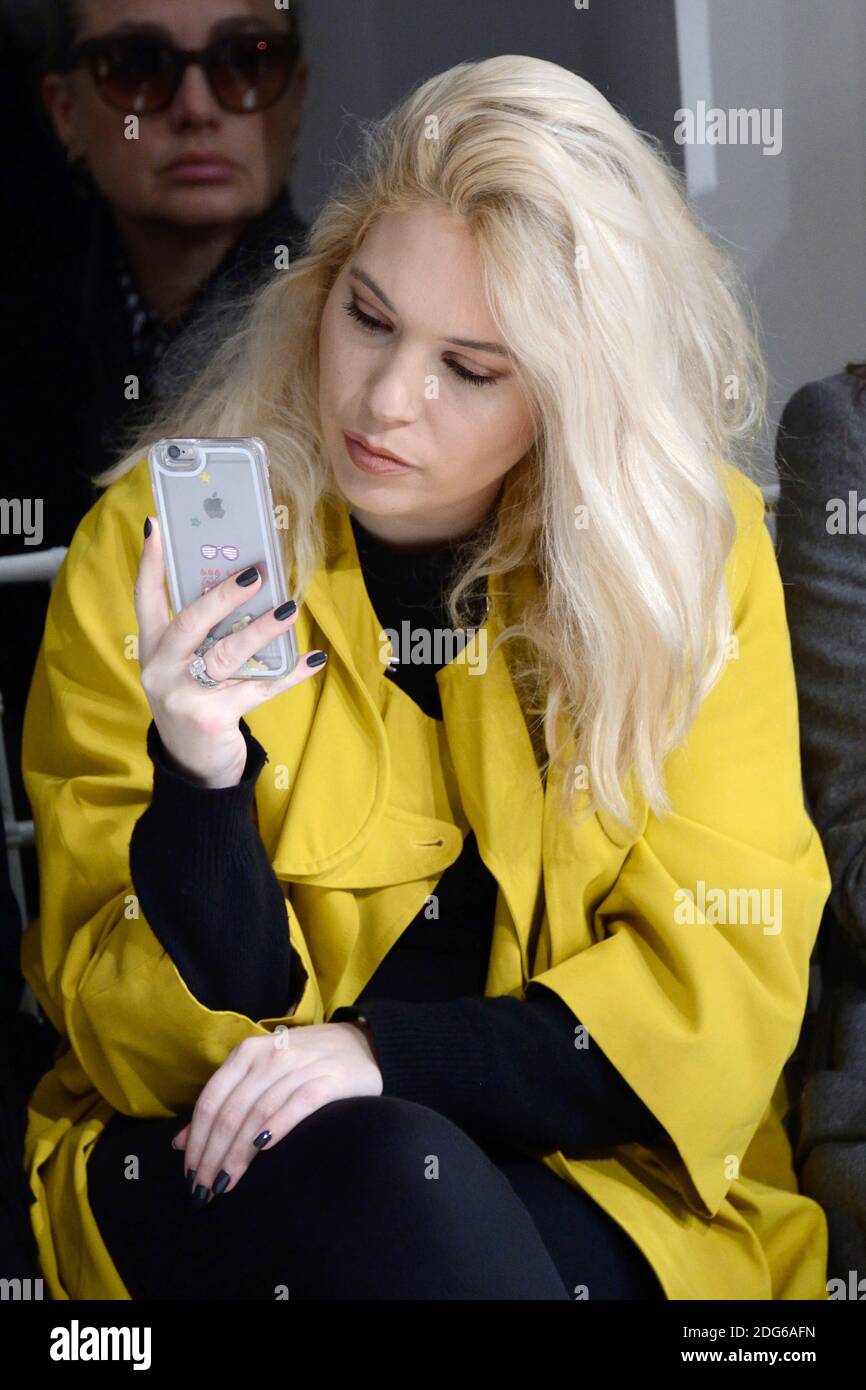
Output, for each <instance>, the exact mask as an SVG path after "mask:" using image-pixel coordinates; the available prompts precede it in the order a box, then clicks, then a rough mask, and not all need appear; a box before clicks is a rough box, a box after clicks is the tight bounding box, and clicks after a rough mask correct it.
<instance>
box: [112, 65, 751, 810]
mask: <svg viewBox="0 0 866 1390" xmlns="http://www.w3.org/2000/svg"><path fill="white" fill-rule="evenodd" d="M361 134H362V148H361V152H360V154H359V157H358V158H357V160H356V162H355V164H354V165H353V167H352V169H351V170H350V171H348V172H347V173H345V174H344V175H343V181H342V185H341V186H340V187H338V189H337V190H336V191H335V192H334V193H333V194H332V196H331V197H330V199H329V200H328V202H327V204H326V205H325V207H324V208H323V209H322V211H321V212H320V214H319V216H318V217H317V219H316V221H315V224H314V225H313V227H312V229H311V232H310V235H309V247H308V252H307V254H305V255H304V256H303V257H301V258H300V259H298V260H297V261H296V262H295V263H294V264H293V265H291V266H290V267H289V268H288V269H285V270H277V271H275V273H274V276H273V279H272V280H270V281H269V283H268V284H267V285H266V286H265V287H264V288H263V289H260V290H259V291H258V292H257V293H256V294H255V296H254V297H253V298H252V299H251V300H250V302H249V304H248V305H247V306H245V314H244V317H243V319H242V321H241V326H240V327H239V328H236V329H235V331H233V332H232V333H231V335H230V336H229V337H228V338H227V339H225V340H224V341H223V342H222V343H221V344H220V345H219V346H218V347H217V349H216V351H215V352H214V354H213V357H212V358H211V359H210V361H209V363H208V365H207V367H206V368H205V369H204V370H203V371H202V372H201V373H200V374H199V375H198V376H197V377H196V379H195V380H194V381H193V382H192V384H191V385H189V386H187V387H186V388H185V389H184V390H183V392H182V393H181V394H180V396H179V398H178V399H177V400H175V402H174V403H173V404H172V405H171V406H170V407H167V408H164V409H163V410H161V412H160V414H159V416H158V418H154V417H153V416H151V418H150V420H149V421H148V422H147V426H146V428H144V429H142V428H139V429H138V430H137V433H136V435H135V437H134V439H133V440H132V441H131V442H130V446H129V450H128V452H127V453H126V454H125V456H124V458H122V459H121V460H120V461H119V462H118V463H117V464H116V465H114V466H113V467H111V468H109V469H107V470H106V471H105V472H103V473H102V474H100V476H99V477H98V478H97V479H96V481H97V483H98V484H99V485H100V486H106V485H108V484H109V483H111V482H112V481H114V480H115V479H117V478H119V477H121V476H122V475H123V474H124V473H126V472H127V471H128V470H129V469H130V468H131V467H133V466H134V464H135V462H136V461H137V459H138V458H139V457H140V455H141V450H142V447H147V445H148V444H149V443H150V442H152V441H153V440H154V439H156V438H158V437H160V436H164V435H171V434H176V435H185V436H196V435H217V436H219V435H226V436H240V435H248V434H256V435H259V436H261V437H262V438H264V440H265V441H266V443H267V445H268V449H269V452H270V456H271V477H272V484H273V487H274V495H275V499H276V500H277V501H278V502H282V503H284V505H285V506H286V508H287V511H288V515H289V517H290V519H291V524H290V526H289V528H288V530H287V531H286V532H285V533H284V535H285V538H286V541H285V543H286V547H287V557H286V558H287V563H288V565H289V566H290V567H291V569H292V572H293V581H294V587H293V589H292V592H293V593H295V595H296V596H298V595H300V596H301V599H302V597H303V593H304V590H305V587H306V584H307V581H308V579H309V577H310V575H311V573H312V570H313V569H314V567H316V566H318V565H319V564H321V563H323V560H324V555H323V541H322V526H321V520H320V517H319V513H318V508H319V504H320V502H321V500H322V499H323V498H327V497H328V496H330V495H332V492H331V489H332V476H331V473H330V468H329V465H328V461H327V459H326V456H325V450H324V447H323V441H322V436H321V431H320V424H319V418H318V404H317V402H318V331H319V323H320V319H321V314H322V309H323V306H324V303H325V299H326V298H327V295H328V293H329V291H330V288H331V286H332V284H333V282H334V280H335V279H336V276H337V275H338V273H339V271H340V269H341V268H342V266H343V265H344V263H345V262H346V260H347V258H348V257H349V256H350V255H352V253H353V252H354V251H355V250H356V248H357V247H358V246H359V244H360V242H361V240H362V239H363V237H364V235H365V233H366V232H367V231H368V229H369V228H370V226H371V225H372V223H373V222H374V221H375V220H376V219H377V218H379V217H380V216H382V215H383V214H384V213H386V212H388V211H392V210H400V209H405V208H409V207H413V206H418V205H424V204H426V205H428V206H429V205H431V204H433V205H435V206H438V207H442V208H444V209H450V210H451V211H452V212H453V213H454V214H457V215H458V216H461V217H463V218H464V219H465V220H466V223H467V225H468V227H469V229H470V230H471V232H472V233H473V234H474V237H475V239H476V244H477V246H478V249H479V254H480V258H481V264H482V268H483V279H484V288H485V291H486V294H487V297H488V302H489V305H490V308H491V313H492V314H493V317H494V319H495V321H496V323H497V326H498V327H499V329H500V332H501V334H502V337H503V340H504V341H505V342H506V344H507V345H508V346H509V347H510V348H511V350H512V352H513V353H514V355H515V357H516V359H517V361H518V374H519V377H520V379H521V381H522V382H523V383H524V385H525V389H526V392H527V395H528V398H529V400H530V402H531V405H532V408H533V411H534V414H535V418H536V420H537V424H538V436H537V438H536V440H535V443H534V444H533V446H532V448H531V449H530V451H529V452H528V453H527V454H526V455H525V456H524V457H523V458H522V459H521V460H520V461H519V462H518V463H517V464H516V465H515V466H514V470H513V476H512V481H513V482H514V485H515V488H516V491H515V493H514V505H511V506H509V507H508V508H507V514H506V513H505V511H503V510H502V509H500V512H501V515H500V517H499V527H498V530H497V528H496V527H492V528H485V527H482V528H481V531H480V533H479V535H480V542H479V543H478V544H477V545H476V547H475V549H474V550H473V552H472V553H471V554H470V555H468V557H467V559H468V563H467V564H466V565H465V566H463V567H461V568H460V571H459V573H458V574H457V575H456V576H455V580H454V583H453V587H452V589H451V593H450V595H449V613H450V617H451V620H452V621H454V623H455V626H459V624H460V621H461V617H462V612H463V610H462V609H461V608H460V606H459V602H460V600H461V598H462V597H463V596H465V593H466V591H467V590H468V589H469V586H470V585H474V584H475V582H476V581H477V580H478V579H479V578H480V577H481V576H483V575H486V574H490V575H504V574H507V573H508V571H509V570H511V569H513V568H514V567H515V566H517V565H521V564H524V563H530V564H532V565H534V566H535V570H536V573H537V575H538V577H539V580H540V584H539V598H538V601H537V602H535V603H533V604H532V605H531V611H526V612H525V613H524V614H523V615H522V621H520V622H519V623H515V624H511V625H510V626H509V627H507V628H506V629H505V630H504V631H503V632H502V633H501V635H500V637H499V639H498V641H504V640H506V639H507V638H514V639H517V640H516V645H515V647H514V648H513V649H512V650H513V651H518V652H520V653H522V655H521V657H520V660H519V661H517V660H514V661H512V669H513V674H514V678H515V685H516V688H518V689H520V690H521V700H522V702H523V706H524V709H525V711H526V717H527V722H528V724H529V725H530V728H531V731H532V734H533V738H534V740H536V746H537V747H538V746H539V745H538V739H539V737H540V736H541V737H543V744H544V748H543V750H542V752H546V755H547V756H546V759H544V760H543V773H544V775H546V774H547V771H548V769H549V766H550V765H551V764H552V763H553V762H554V761H559V760H560V759H562V762H561V764H560V766H561V768H562V771H563V783H562V785H563V794H564V800H563V807H564V809H566V810H568V809H569V808H571V809H572V810H573V809H574V802H573V800H572V796H573V792H574V789H575V788H576V787H577V786H578V785H586V783H585V781H584V775H583V774H584V770H585V769H589V790H590V797H589V802H588V805H587V807H586V814H590V813H591V812H592V811H593V810H594V809H604V810H606V811H607V812H608V813H609V814H610V815H611V816H613V817H614V818H615V819H616V820H618V821H621V822H623V823H625V824H628V825H631V824H632V823H633V819H632V808H631V807H630V805H629V800H628V798H627V792H628V790H629V784H630V783H631V786H632V789H633V791H636V792H637V793H638V794H641V795H643V797H644V798H645V799H646V802H647V803H648V805H649V806H650V807H651V808H652V810H653V811H654V812H655V813H656V814H657V815H661V814H663V813H664V812H665V811H667V810H668V809H669V801H668V799H667V795H666V792H665V787H664V777H663V762H664V759H665V757H666V755H667V753H668V752H669V751H670V750H671V749H672V748H673V747H675V746H676V745H677V744H679V743H680V742H681V741H682V740H683V738H684V737H685V735H686V733H687V732H688V729H689V726H690V725H691V723H692V721H693V719H694V717H695V715H696V714H697V711H698V708H699V706H700V704H701V702H702V700H703V698H704V696H705V695H706V693H707V692H708V690H709V689H710V688H711V686H712V685H713V684H714V683H715V681H716V680H717V679H718V677H719V675H720V673H721V670H722V668H723V665H724V661H725V647H726V643H727V640H728V637H729V634H730V622H731V617H730V609H729V604H728V599H727V594H726V589H725V583H724V568H725V562H726V558H727V556H728V554H729V551H730V549H731V546H732V544H733V539H734V535H735V523H734V517H733V512H732V510H731V507H730V505H729V502H728V500H727V496H726V493H725V488H724V483H723V480H722V475H721V465H723V464H726V463H734V464H735V465H736V466H740V467H743V466H745V457H744V455H745V452H746V451H747V450H749V451H750V450H751V448H752V444H753V436H754V433H755V431H756V428H757V427H758V426H760V425H762V424H763V423H764V421H765V399H766V371H765V367H764V364H763V360H762V357H761V353H760V349H759V347H758V342H757V337H756V334H755V332H754V330H753V328H752V327H751V325H750V324H749V322H748V320H747V316H746V313H745V312H744V307H743V303H744V301H745V298H746V292H745V290H744V289H743V285H742V281H741V278H740V276H739V275H738V273H737V271H736V270H735V268H734V265H733V263H732V262H731V260H730V259H729V258H728V257H727V256H726V255H725V254H723V253H722V252H721V251H720V250H719V249H718V248H716V247H715V246H714V245H713V244H712V243H711V241H710V240H709V239H708V237H707V235H706V234H705V232H704V231H703V230H702V228H701V226H700V225H699V223H698V220H697V218H696V217H695V216H694V215H693V214H692V212H691V211H690V209H689V207H688V204H687V201H686V198H685V195H684V191H683V187H682V176H681V175H680V174H679V173H678V172H677V171H676V170H674V169H673V167H672V166H671V165H670V163H669V161H668V159H667V157H666V155H665V154H664V153H663V151H662V150H661V149H660V147H659V145H658V142H657V141H655V140H654V139H653V138H652V137H650V136H648V135H646V134H645V133H643V132H639V131H637V130H635V129H634V127H632V126H631V125H630V124H629V122H628V121H627V120H625V119H624V118H623V117H622V116H620V115H619V114H618V113H617V112H616V111H615V110H614V109H613V107H612V106H611V105H610V104H609V102H608V101H606V100H605V98H604V97H603V96H602V95H601V94H600V93H599V92H598V91H597V90H596V89H595V88H594V87H593V86H592V85H591V84H590V83H589V82H587V81H585V80H583V79H582V78H580V77H577V76H576V75H575V74H574V73H572V72H569V71H568V70H567V69H565V68H562V67H559V66H557V65H556V64H555V63H550V62H546V61H543V60H541V59H538V58H527V57H521V56H506V57H496V58H490V59H487V60H485V61H483V62H477V63H460V64H458V65H457V66H456V67H453V68H450V69H449V70H448V71H447V72H444V73H442V74H440V75H439V76H437V77H434V78H431V79H430V80H429V81H427V82H425V83H424V84H423V85H421V86H419V87H418V88H417V89H416V90H415V91H414V92H412V93H411V94H410V95H409V96H408V97H407V99H406V100H405V101H403V102H402V103H401V104H400V105H399V106H398V107H396V108H395V109H394V110H393V111H392V112H391V113H389V114H388V115H387V116H385V117H384V118H383V119H382V120H380V121H375V122H368V123H365V124H362V126H361ZM749 307H750V308H751V307H753V306H751V303H750V305H749ZM731 383H733V384H734V385H733V389H731ZM582 509H585V510H582ZM584 522H586V524H585V525H584ZM491 587H492V588H493V587H494V586H493V585H492V586H491ZM560 728H562V731H563V733H564V738H560V736H559V731H560Z"/></svg>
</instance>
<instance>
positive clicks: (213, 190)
mask: <svg viewBox="0 0 866 1390" xmlns="http://www.w3.org/2000/svg"><path fill="white" fill-rule="evenodd" d="M154 211H155V212H156V213H157V215H158V216H162V217H164V218H165V219H166V220H167V221H171V222H180V223H185V224H186V225H187V226H191V227H194V226H197V225H199V224H201V225H205V224H207V223H209V222H234V221H236V220H237V219H238V218H249V217H254V216H255V215H256V212H257V211H258V208H257V207H255V206H253V205H252V204H251V202H250V199H249V197H248V196H247V197H244V196H242V194H241V192H240V190H239V189H237V188H234V187H233V186H232V185H231V184H228V183H225V184H214V185H211V186H210V187H203V186H199V187H189V186H187V187H178V188H175V189H172V190H171V191H170V192H166V193H165V194H164V195H163V197H161V198H160V199H159V200H158V206H157V207H156V208H155V209H154Z"/></svg>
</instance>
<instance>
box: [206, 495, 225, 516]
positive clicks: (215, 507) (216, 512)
mask: <svg viewBox="0 0 866 1390" xmlns="http://www.w3.org/2000/svg"><path fill="white" fill-rule="evenodd" d="M204 509H205V511H206V512H207V514H208V516H210V517H221V516H225V512H224V511H223V504H222V502H221V500H220V498H219V497H217V495H216V493H214V494H213V496H212V497H206V498H205V500H204Z"/></svg>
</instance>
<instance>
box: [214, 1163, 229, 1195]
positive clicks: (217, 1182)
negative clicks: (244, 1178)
mask: <svg viewBox="0 0 866 1390" xmlns="http://www.w3.org/2000/svg"><path fill="white" fill-rule="evenodd" d="M231 1180H232V1178H231V1173H227V1172H226V1170H225V1169H224V1168H220V1170H219V1172H218V1173H217V1175H216V1178H215V1179H214V1185H213V1189H212V1191H213V1195H214V1196H215V1197H218V1196H219V1195H220V1193H221V1192H225V1190H226V1188H227V1187H228V1185H229V1183H230V1182H231Z"/></svg>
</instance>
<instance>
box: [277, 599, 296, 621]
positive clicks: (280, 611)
mask: <svg viewBox="0 0 866 1390" xmlns="http://www.w3.org/2000/svg"><path fill="white" fill-rule="evenodd" d="M297 606H298V605H297V604H296V603H295V600H294V599H293V598H290V599H289V601H288V603H281V604H280V606H279V608H275V609H274V617H275V618H278V619H279V620H280V621H282V619H283V618H290V617H291V616H292V614H293V613H294V612H295V610H296V609H297Z"/></svg>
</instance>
